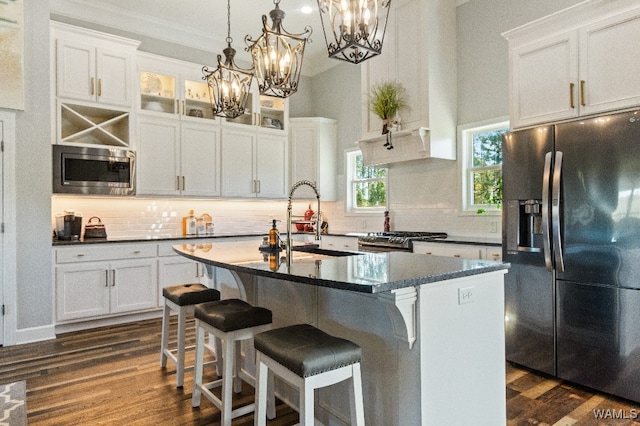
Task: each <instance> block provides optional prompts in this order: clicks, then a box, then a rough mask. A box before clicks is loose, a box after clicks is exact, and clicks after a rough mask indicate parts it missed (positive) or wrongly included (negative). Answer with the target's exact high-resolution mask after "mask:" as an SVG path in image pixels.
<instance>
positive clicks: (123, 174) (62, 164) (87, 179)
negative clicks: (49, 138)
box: [53, 145, 136, 196]
mask: <svg viewBox="0 0 640 426" xmlns="http://www.w3.org/2000/svg"><path fill="white" fill-rule="evenodd" d="M135 160H136V155H135V152H134V151H130V150H126V149H118V148H113V149H112V148H89V147H80V146H69V145H53V192H54V194H88V195H119V196H125V195H134V194H135V181H136V161H135Z"/></svg>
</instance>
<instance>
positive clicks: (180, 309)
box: [160, 283, 220, 388]
mask: <svg viewBox="0 0 640 426" xmlns="http://www.w3.org/2000/svg"><path fill="white" fill-rule="evenodd" d="M162 295H163V296H164V311H163V315H162V342H161V344H160V366H161V367H162V368H164V367H166V366H167V359H169V360H171V362H173V363H174V364H175V366H176V387H179V388H180V387H182V385H183V384H184V372H185V371H191V370H192V369H193V366H189V367H186V368H185V365H184V358H185V351H186V350H187V349H192V348H193V346H189V347H185V332H186V323H187V315H191V314H193V313H194V310H195V305H196V304H198V303H203V302H212V301H215V300H220V292H219V291H218V290H214V289H212V288H209V287H207V286H205V285H203V284H200V283H197V284H180V285H174V286H169V287H165V288H163V289H162ZM171 311H174V312H177V313H178V336H177V342H176V343H177V345H176V346H177V347H176V349H169V318H170V316H171ZM210 349H211V348H210Z"/></svg>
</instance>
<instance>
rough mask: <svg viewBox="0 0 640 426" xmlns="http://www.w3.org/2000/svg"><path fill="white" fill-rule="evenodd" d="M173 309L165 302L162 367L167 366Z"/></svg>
mask: <svg viewBox="0 0 640 426" xmlns="http://www.w3.org/2000/svg"><path fill="white" fill-rule="evenodd" d="M170 314H171V309H169V306H168V305H167V303H166V302H165V304H164V311H163V314H162V342H161V343H160V367H166V366H167V354H166V352H165V351H166V350H167V348H168V347H169V317H170Z"/></svg>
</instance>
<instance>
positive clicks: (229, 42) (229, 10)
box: [225, 0, 233, 45]
mask: <svg viewBox="0 0 640 426" xmlns="http://www.w3.org/2000/svg"><path fill="white" fill-rule="evenodd" d="M225 41H226V42H227V44H229V45H231V43H232V42H233V39H232V38H231V0H227V38H226V40H225Z"/></svg>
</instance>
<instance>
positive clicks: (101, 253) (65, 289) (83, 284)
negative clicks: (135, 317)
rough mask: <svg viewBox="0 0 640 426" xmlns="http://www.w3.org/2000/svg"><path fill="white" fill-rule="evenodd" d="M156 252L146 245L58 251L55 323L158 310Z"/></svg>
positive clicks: (62, 249) (63, 249)
mask: <svg viewBox="0 0 640 426" xmlns="http://www.w3.org/2000/svg"><path fill="white" fill-rule="evenodd" d="M157 282H158V276H157V264H156V248H155V245H153V246H148V245H147V246H145V245H126V246H122V245H110V246H109V247H104V246H102V247H99V246H91V247H87V246H85V247H78V246H72V247H64V248H63V247H61V248H57V249H56V265H55V291H56V321H58V322H65V321H72V320H80V319H86V318H94V317H102V316H109V315H113V314H121V313H127V312H135V311H142V310H147V309H155V308H157Z"/></svg>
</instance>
